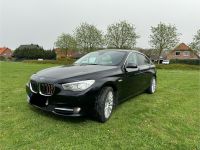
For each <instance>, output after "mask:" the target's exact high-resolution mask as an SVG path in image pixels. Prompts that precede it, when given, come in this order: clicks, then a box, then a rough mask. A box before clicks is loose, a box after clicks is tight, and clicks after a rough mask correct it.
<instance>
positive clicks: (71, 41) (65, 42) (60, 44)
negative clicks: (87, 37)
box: [55, 33, 77, 51]
mask: <svg viewBox="0 0 200 150" xmlns="http://www.w3.org/2000/svg"><path fill="white" fill-rule="evenodd" d="M55 46H56V47H57V48H60V49H61V50H65V51H67V50H69V49H73V50H75V49H76V47H77V42H76V40H75V38H74V37H73V36H71V35H70V34H65V33H62V34H61V35H60V36H59V37H58V38H57V41H56V42H55Z"/></svg>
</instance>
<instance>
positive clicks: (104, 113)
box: [95, 87, 114, 122]
mask: <svg viewBox="0 0 200 150" xmlns="http://www.w3.org/2000/svg"><path fill="white" fill-rule="evenodd" d="M113 106H114V91H113V89H112V87H104V88H103V89H102V90H101V92H100V94H99V96H98V98H97V100H96V102H95V113H96V118H97V119H98V120H99V121H100V122H106V121H107V120H108V119H109V118H110V116H111V114H112V110H113Z"/></svg>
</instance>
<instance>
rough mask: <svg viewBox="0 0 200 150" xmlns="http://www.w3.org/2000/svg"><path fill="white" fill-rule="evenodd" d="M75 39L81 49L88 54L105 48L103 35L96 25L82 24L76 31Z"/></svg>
mask: <svg viewBox="0 0 200 150" xmlns="http://www.w3.org/2000/svg"><path fill="white" fill-rule="evenodd" d="M75 38H76V41H77V44H78V46H79V48H80V49H83V50H85V51H87V52H89V51H93V50H95V49H97V48H102V46H103V34H102V32H101V31H100V30H98V29H97V28H96V27H95V26H94V25H90V24H88V23H82V24H81V25H80V26H79V27H77V28H76V30H75Z"/></svg>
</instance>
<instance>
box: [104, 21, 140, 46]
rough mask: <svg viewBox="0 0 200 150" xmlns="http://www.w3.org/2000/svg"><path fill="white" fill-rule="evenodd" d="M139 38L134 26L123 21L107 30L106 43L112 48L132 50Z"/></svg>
mask: <svg viewBox="0 0 200 150" xmlns="http://www.w3.org/2000/svg"><path fill="white" fill-rule="evenodd" d="M137 38H139V36H138V35H137V34H136V32H135V27H134V25H132V24H130V23H127V22H126V21H121V22H119V23H115V24H111V25H109V26H108V28H107V34H106V41H107V46H108V47H110V48H118V49H132V48H134V46H135V45H136V39H137Z"/></svg>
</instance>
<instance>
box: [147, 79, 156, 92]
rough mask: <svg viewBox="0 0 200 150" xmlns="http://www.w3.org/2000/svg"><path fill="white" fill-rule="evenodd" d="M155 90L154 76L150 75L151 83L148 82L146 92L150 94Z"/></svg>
mask: <svg viewBox="0 0 200 150" xmlns="http://www.w3.org/2000/svg"><path fill="white" fill-rule="evenodd" d="M155 91H156V78H155V77H152V79H151V84H150V86H149V88H148V89H147V92H148V93H150V94H153V93H155Z"/></svg>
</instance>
